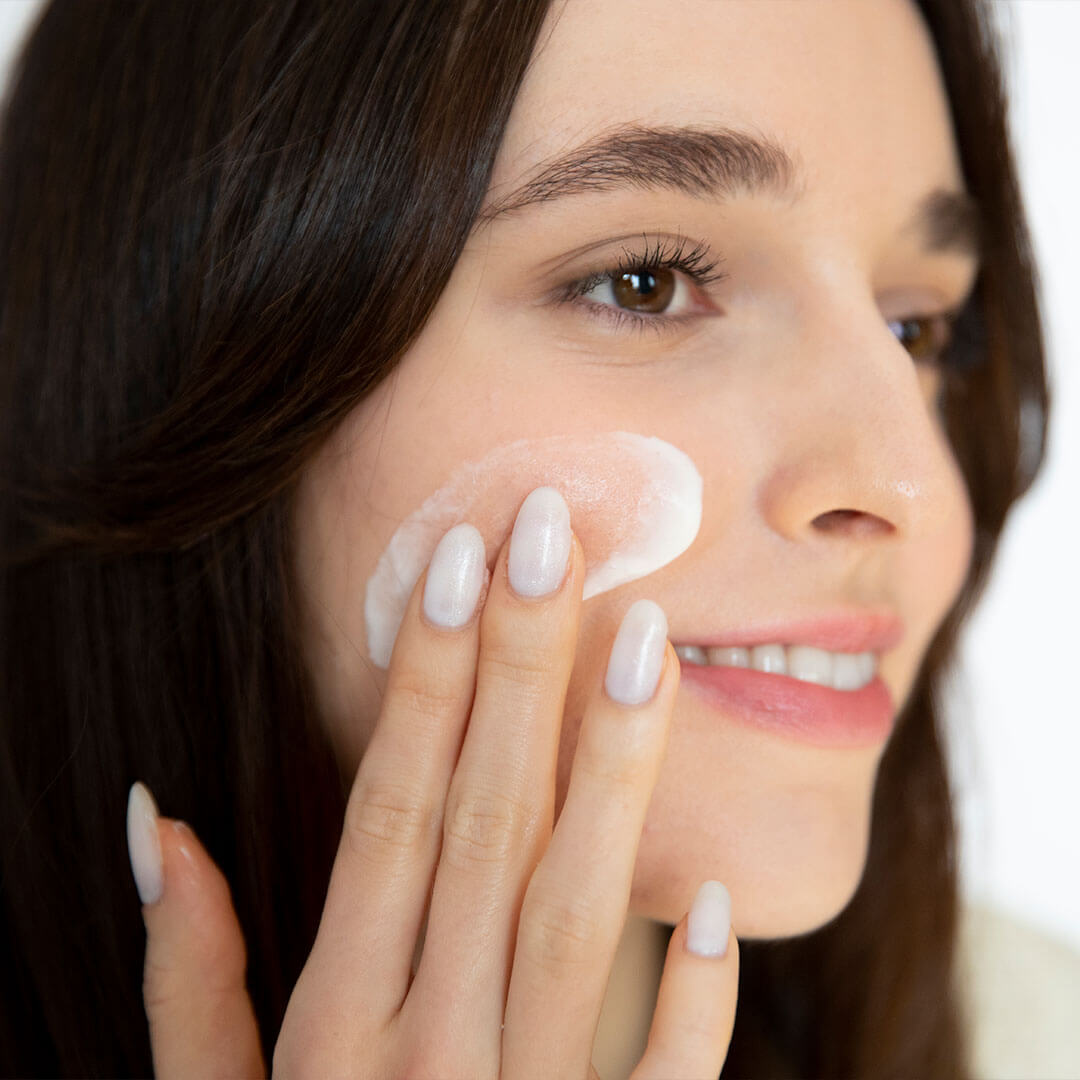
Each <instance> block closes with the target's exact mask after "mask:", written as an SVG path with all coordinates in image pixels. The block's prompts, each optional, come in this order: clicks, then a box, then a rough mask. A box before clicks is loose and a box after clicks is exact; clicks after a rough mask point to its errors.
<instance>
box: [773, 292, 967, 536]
mask: <svg viewBox="0 0 1080 1080" xmlns="http://www.w3.org/2000/svg"><path fill="white" fill-rule="evenodd" d="M807 311H809V312H810V314H807ZM780 336H781V337H782V338H784V339H786V340H785V341H779V340H778V341H777V346H778V348H781V349H783V352H782V353H778V355H777V356H774V357H772V358H770V364H769V370H770V371H772V372H773V373H774V376H775V378H776V380H777V383H776V384H775V387H774V392H773V393H772V394H771V395H770V409H769V412H770V416H769V421H768V422H769V426H770V430H771V432H772V433H774V437H773V438H772V439H771V440H770V442H771V445H772V447H773V457H772V460H771V461H770V462H769V463H768V465H767V467H766V468H765V470H764V472H763V473H762V480H761V484H760V487H759V491H758V501H759V507H760V510H761V512H762V514H763V516H764V518H765V520H766V522H767V523H768V525H769V527H770V528H771V529H772V530H773V531H775V532H776V533H778V534H780V535H781V536H783V537H785V538H787V539H791V540H799V539H801V540H805V539H807V538H814V539H828V540H830V541H831V542H833V543H836V542H843V541H859V542H861V543H866V542H875V541H882V540H889V539H893V540H896V539H902V538H909V539H911V538H924V537H928V536H930V535H932V534H934V533H936V532H937V531H939V530H941V529H942V528H945V527H947V523H950V522H951V523H955V521H956V517H955V515H956V510H957V506H958V498H962V494H961V493H962V478H961V477H960V476H959V470H958V468H957V466H956V463H955V460H954V459H953V457H952V453H951V451H950V448H949V446H948V443H947V440H946V438H945V435H944V432H943V430H942V429H941V427H940V425H939V421H938V420H937V419H936V408H935V405H934V402H933V401H931V400H928V396H927V392H926V390H925V389H924V386H923V383H922V381H921V380H920V374H919V371H918V368H917V366H916V363H915V361H914V360H913V359H912V357H911V355H910V354H909V353H908V351H907V350H906V349H905V348H904V347H903V345H902V344H901V343H900V341H899V340H898V339H897V338H896V337H895V335H894V334H893V333H892V332H891V331H890V330H889V328H888V324H887V322H886V320H885V318H884V317H883V316H882V314H881V312H880V311H879V310H878V308H877V304H876V303H875V302H874V300H873V298H872V297H869V298H867V297H861V298H857V299H856V298H853V296H852V294H851V293H850V292H849V293H848V294H847V295H846V296H844V297H843V298H841V297H840V296H839V295H838V294H837V293H834V294H833V296H832V298H831V300H822V299H821V298H816V302H815V303H813V304H808V305H806V306H805V307H802V311H801V314H800V315H799V316H798V318H797V319H794V320H793V321H792V323H791V324H790V334H789V333H784V334H783V335H780ZM775 433H779V437H775Z"/></svg>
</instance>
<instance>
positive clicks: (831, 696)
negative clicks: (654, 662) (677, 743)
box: [675, 612, 904, 748]
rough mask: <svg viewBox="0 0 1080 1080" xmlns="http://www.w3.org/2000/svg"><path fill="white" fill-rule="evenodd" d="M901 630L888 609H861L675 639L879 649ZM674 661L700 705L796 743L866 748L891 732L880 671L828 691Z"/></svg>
mask: <svg viewBox="0 0 1080 1080" xmlns="http://www.w3.org/2000/svg"><path fill="white" fill-rule="evenodd" d="M903 635H904V625H903V623H902V622H901V620H900V619H898V618H897V617H896V616H895V615H893V614H892V613H891V612H862V613H857V614H836V615H829V616H824V617H817V618H812V619H805V620H802V621H798V622H787V623H780V622H775V623H770V624H762V625H757V626H754V627H751V628H747V627H742V628H740V629H738V630H734V631H732V632H729V633H716V634H712V635H702V636H697V635H695V636H694V637H689V636H686V637H680V639H679V640H677V641H676V642H675V643H676V644H686V645H698V646H700V647H702V648H708V647H710V646H743V647H746V648H750V647H752V646H754V645H766V644H780V645H813V646H815V647H817V648H819V649H830V650H833V651H837V652H867V651H874V652H878V653H879V654H880V653H881V652H882V651H884V650H886V649H889V648H892V647H893V646H895V645H896V644H897V643H898V642H899V641H900V639H901V638H902V637H903ZM681 663H682V684H683V685H684V686H686V687H687V689H688V691H689V692H691V693H693V694H695V695H696V696H697V697H698V698H699V699H700V700H703V701H704V702H705V703H706V704H708V705H710V706H711V707H713V708H715V709H717V710H719V711H721V712H723V713H724V714H726V715H728V716H731V717H732V718H733V719H736V720H738V721H740V722H743V723H747V724H750V725H751V726H754V727H758V728H761V727H764V728H768V729H771V730H773V731H775V732H777V733H778V734H782V735H786V736H789V737H791V738H793V739H797V740H798V741H800V742H805V743H809V744H811V745H814V746H822V747H837V748H839V747H849V748H854V747H867V746H874V745H878V744H880V743H882V742H883V741H884V740H885V739H887V738H888V737H889V734H890V732H891V731H892V727H893V720H894V713H895V704H894V702H893V700H892V696H891V694H890V693H889V689H888V687H887V686H886V685H885V683H884V682H883V681H882V679H881V677H880V676H875V677H874V678H873V679H872V680H871V681H870V682H869V683H867V685H866V686H864V687H862V688H861V689H860V690H834V689H832V687H828V686H821V685H818V684H816V683H810V682H806V681H804V680H802V679H795V678H792V677H790V676H788V675H777V674H774V673H771V672H764V671H755V670H754V669H752V668H739V667H725V666H704V665H701V664H694V663H690V662H688V661H685V660H684V661H682V662H681Z"/></svg>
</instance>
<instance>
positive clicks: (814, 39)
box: [491, 0, 962, 201]
mask: <svg viewBox="0 0 1080 1080" xmlns="http://www.w3.org/2000/svg"><path fill="white" fill-rule="evenodd" d="M634 122H640V123H646V124H659V125H680V124H681V125H687V124H691V125H693V124H705V125H709V124H718V125H726V126H729V127H731V128H734V129H736V130H739V129H741V130H745V131H750V132H754V133H757V134H763V135H766V136H768V137H770V138H772V139H774V140H775V141H776V142H778V143H780V144H781V145H782V146H784V147H786V148H787V149H788V150H789V151H790V152H791V154H792V156H793V157H794V158H795V159H796V160H797V161H798V162H799V165H800V168H801V171H802V173H803V174H804V176H805V178H806V181H807V186H808V188H809V189H811V190H820V191H825V192H831V193H832V194H833V195H834V196H835V197H836V198H837V199H839V200H845V201H846V200H848V199H852V198H854V199H861V198H863V197H865V196H868V195H877V196H881V195H882V194H883V193H884V194H886V195H889V194H894V195H895V197H896V199H897V200H899V201H903V200H904V199H906V198H909V197H910V196H911V194H912V193H917V192H922V191H923V190H925V189H926V188H927V187H929V186H931V185H934V184H940V185H943V186H952V187H960V186H962V180H961V173H960V168H959V163H958V160H957V156H956V149H955V146H954V143H953V138H952V130H951V122H950V119H949V112H948V104H947V100H946V97H945V93H944V89H943V86H942V84H941V77H940V72H939V70H938V67H937V61H936V57H935V55H934V51H933V44H932V41H931V39H930V37H929V34H928V32H927V30H926V28H925V26H924V25H923V22H922V19H921V16H920V14H919V12H918V10H917V8H916V7H915V5H914V3H913V2H912V0H664V2H663V3H660V4H657V3H655V0H555V2H554V3H553V5H552V8H551V10H550V11H549V14H548V18H547V21H546V23H545V26H544V28H543V29H542V30H541V33H540V37H539V39H538V43H537V49H536V52H535V53H534V56H533V58H532V62H531V64H530V66H529V69H528V71H527V72H526V75H525V79H524V81H523V83H522V87H521V90H520V92H519V94H518V98H517V100H516V101H515V104H514V109H513V111H512V114H511V117H510V121H509V124H508V126H507V130H506V133H505V136H504V139H503V144H502V147H501V149H500V152H499V156H498V158H497V160H496V164H495V169H494V173H493V176H492V184H491V194H492V196H493V197H495V198H498V196H499V194H500V192H501V191H504V190H509V189H510V188H511V187H512V186H514V185H516V184H520V183H521V181H522V180H524V179H527V178H528V177H529V176H530V175H532V174H535V173H536V172H537V171H538V170H540V169H542V168H543V165H544V163H545V161H548V160H550V159H552V158H554V157H556V156H558V155H560V154H563V153H565V152H566V151H567V150H568V149H570V148H572V147H574V146H577V145H579V144H581V143H584V142H586V141H588V140H590V139H592V138H594V137H595V136H596V135H597V134H599V133H601V132H603V131H605V130H608V129H610V128H612V127H615V126H618V125H621V124H626V123H634Z"/></svg>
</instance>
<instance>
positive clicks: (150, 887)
mask: <svg viewBox="0 0 1080 1080" xmlns="http://www.w3.org/2000/svg"><path fill="white" fill-rule="evenodd" d="M158 821H159V815H158V808H157V803H156V802H155V801H154V796H153V795H152V794H151V793H150V789H149V788H148V787H147V786H146V785H145V784H144V783H143V782H142V781H141V780H136V781H135V783H133V784H132V785H131V788H130V789H129V791H128V802H127V844H128V858H129V860H130V862H131V874H132V877H134V879H135V888H136V890H137V891H138V893H139V900H140V901H141V902H142V903H143V904H144V905H146V904H156V903H157V902H158V901H159V900H160V899H161V896H162V892H163V891H164V885H165V882H164V868H163V863H162V851H161V841H160V836H159V830H158Z"/></svg>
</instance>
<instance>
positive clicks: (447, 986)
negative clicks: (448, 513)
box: [404, 488, 585, 1057]
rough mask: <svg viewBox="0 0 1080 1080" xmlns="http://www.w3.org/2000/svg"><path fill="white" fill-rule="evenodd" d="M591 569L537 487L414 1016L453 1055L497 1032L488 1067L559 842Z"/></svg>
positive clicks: (468, 746)
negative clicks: (565, 744)
mask: <svg viewBox="0 0 1080 1080" xmlns="http://www.w3.org/2000/svg"><path fill="white" fill-rule="evenodd" d="M584 573H585V560H584V553H583V552H582V550H581V545H580V543H579V542H578V541H577V539H576V538H575V537H574V536H573V533H572V531H571V529H570V515H569V511H568V509H567V507H566V503H565V502H564V501H563V499H562V497H561V496H560V495H559V494H558V492H556V491H554V490H553V489H551V488H540V489H537V490H536V491H534V492H532V493H531V494H530V495H529V497H528V498H527V499H526V500H525V501H524V503H523V504H522V507H521V509H520V511H519V513H518V517H517V520H516V522H515V524H514V529H513V532H512V534H511V537H510V541H509V544H507V545H504V547H503V549H502V551H501V552H500V553H499V558H498V560H497V562H496V566H495V570H494V572H493V574H492V581H491V589H490V591H489V593H488V598H487V603H486V605H485V607H484V611H483V613H482V616H481V622H480V653H479V660H478V664H477V674H476V695H475V699H474V702H473V709H472V713H471V715H470V718H469V725H468V729H467V731H466V735H465V741H464V745H463V747H462V751H461V756H460V758H459V761H458V766H457V769H456V771H455V773H454V776H453V779H452V780H451V783H450V790H449V794H448V796H447V800H446V810H445V814H444V818H443V845H442V852H441V855H440V859H439V865H438V868H437V870H436V874H435V883H434V887H433V890H432V896H431V907H430V912H429V916H428V926H427V936H426V939H425V942H424V946H423V952H422V954H421V959H420V965H419V968H418V969H417V973H416V978H415V981H414V983H413V987H412V989H411V991H410V993H409V998H408V1000H407V1002H406V1005H405V1010H404V1011H405V1012H411V1013H412V1014H413V1019H417V1018H418V1019H419V1022H420V1024H422V1025H423V1030H424V1032H425V1035H426V1037H429V1038H431V1039H433V1040H437V1041H438V1042H439V1043H440V1044H441V1045H442V1046H444V1047H445V1046H446V1045H447V1042H448V1040H449V1041H450V1042H451V1043H453V1042H458V1043H460V1042H461V1041H462V1040H463V1039H464V1038H468V1039H469V1040H470V1041H472V1040H474V1038H475V1036H476V1034H477V1033H484V1034H483V1035H482V1036H481V1041H482V1042H484V1043H485V1044H487V1045H486V1047H485V1049H481V1050H480V1053H481V1056H482V1057H487V1056H488V1055H489V1054H493V1055H496V1056H497V1054H498V1050H499V1037H500V1025H501V1022H502V1016H503V1009H504V1006H505V1000H506V990H507V986H508V984H509V976H510V965H511V962H512V957H513V951H514V941H515V935H516V929H517V917H518V912H519V910H520V907H521V901H522V897H523V896H524V892H525V888H526V885H527V884H528V879H529V876H530V875H531V873H532V870H533V868H534V867H535V866H536V864H537V862H538V861H539V859H540V857H541V855H542V854H543V851H544V848H545V847H546V845H547V842H548V840H549V839H550V836H551V826H552V817H553V813H554V787H555V769H556V763H557V756H558V745H559V735H560V731H561V727H562V716H563V709H564V706H565V700H566V688H567V684H568V682H569V678H570V672H571V669H572V667H573V662H574V651H575V646H576V643H577V630H578V618H579V614H580V608H581V595H582V587H583V581H584ZM434 1017H438V1018H439V1021H438V1023H439V1024H440V1025H445V1026H443V1027H442V1028H441V1030H438V1031H436V1030H434V1029H433V1026H432V1025H433V1023H434V1021H433V1018H434ZM485 1051H486V1052H485Z"/></svg>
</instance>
